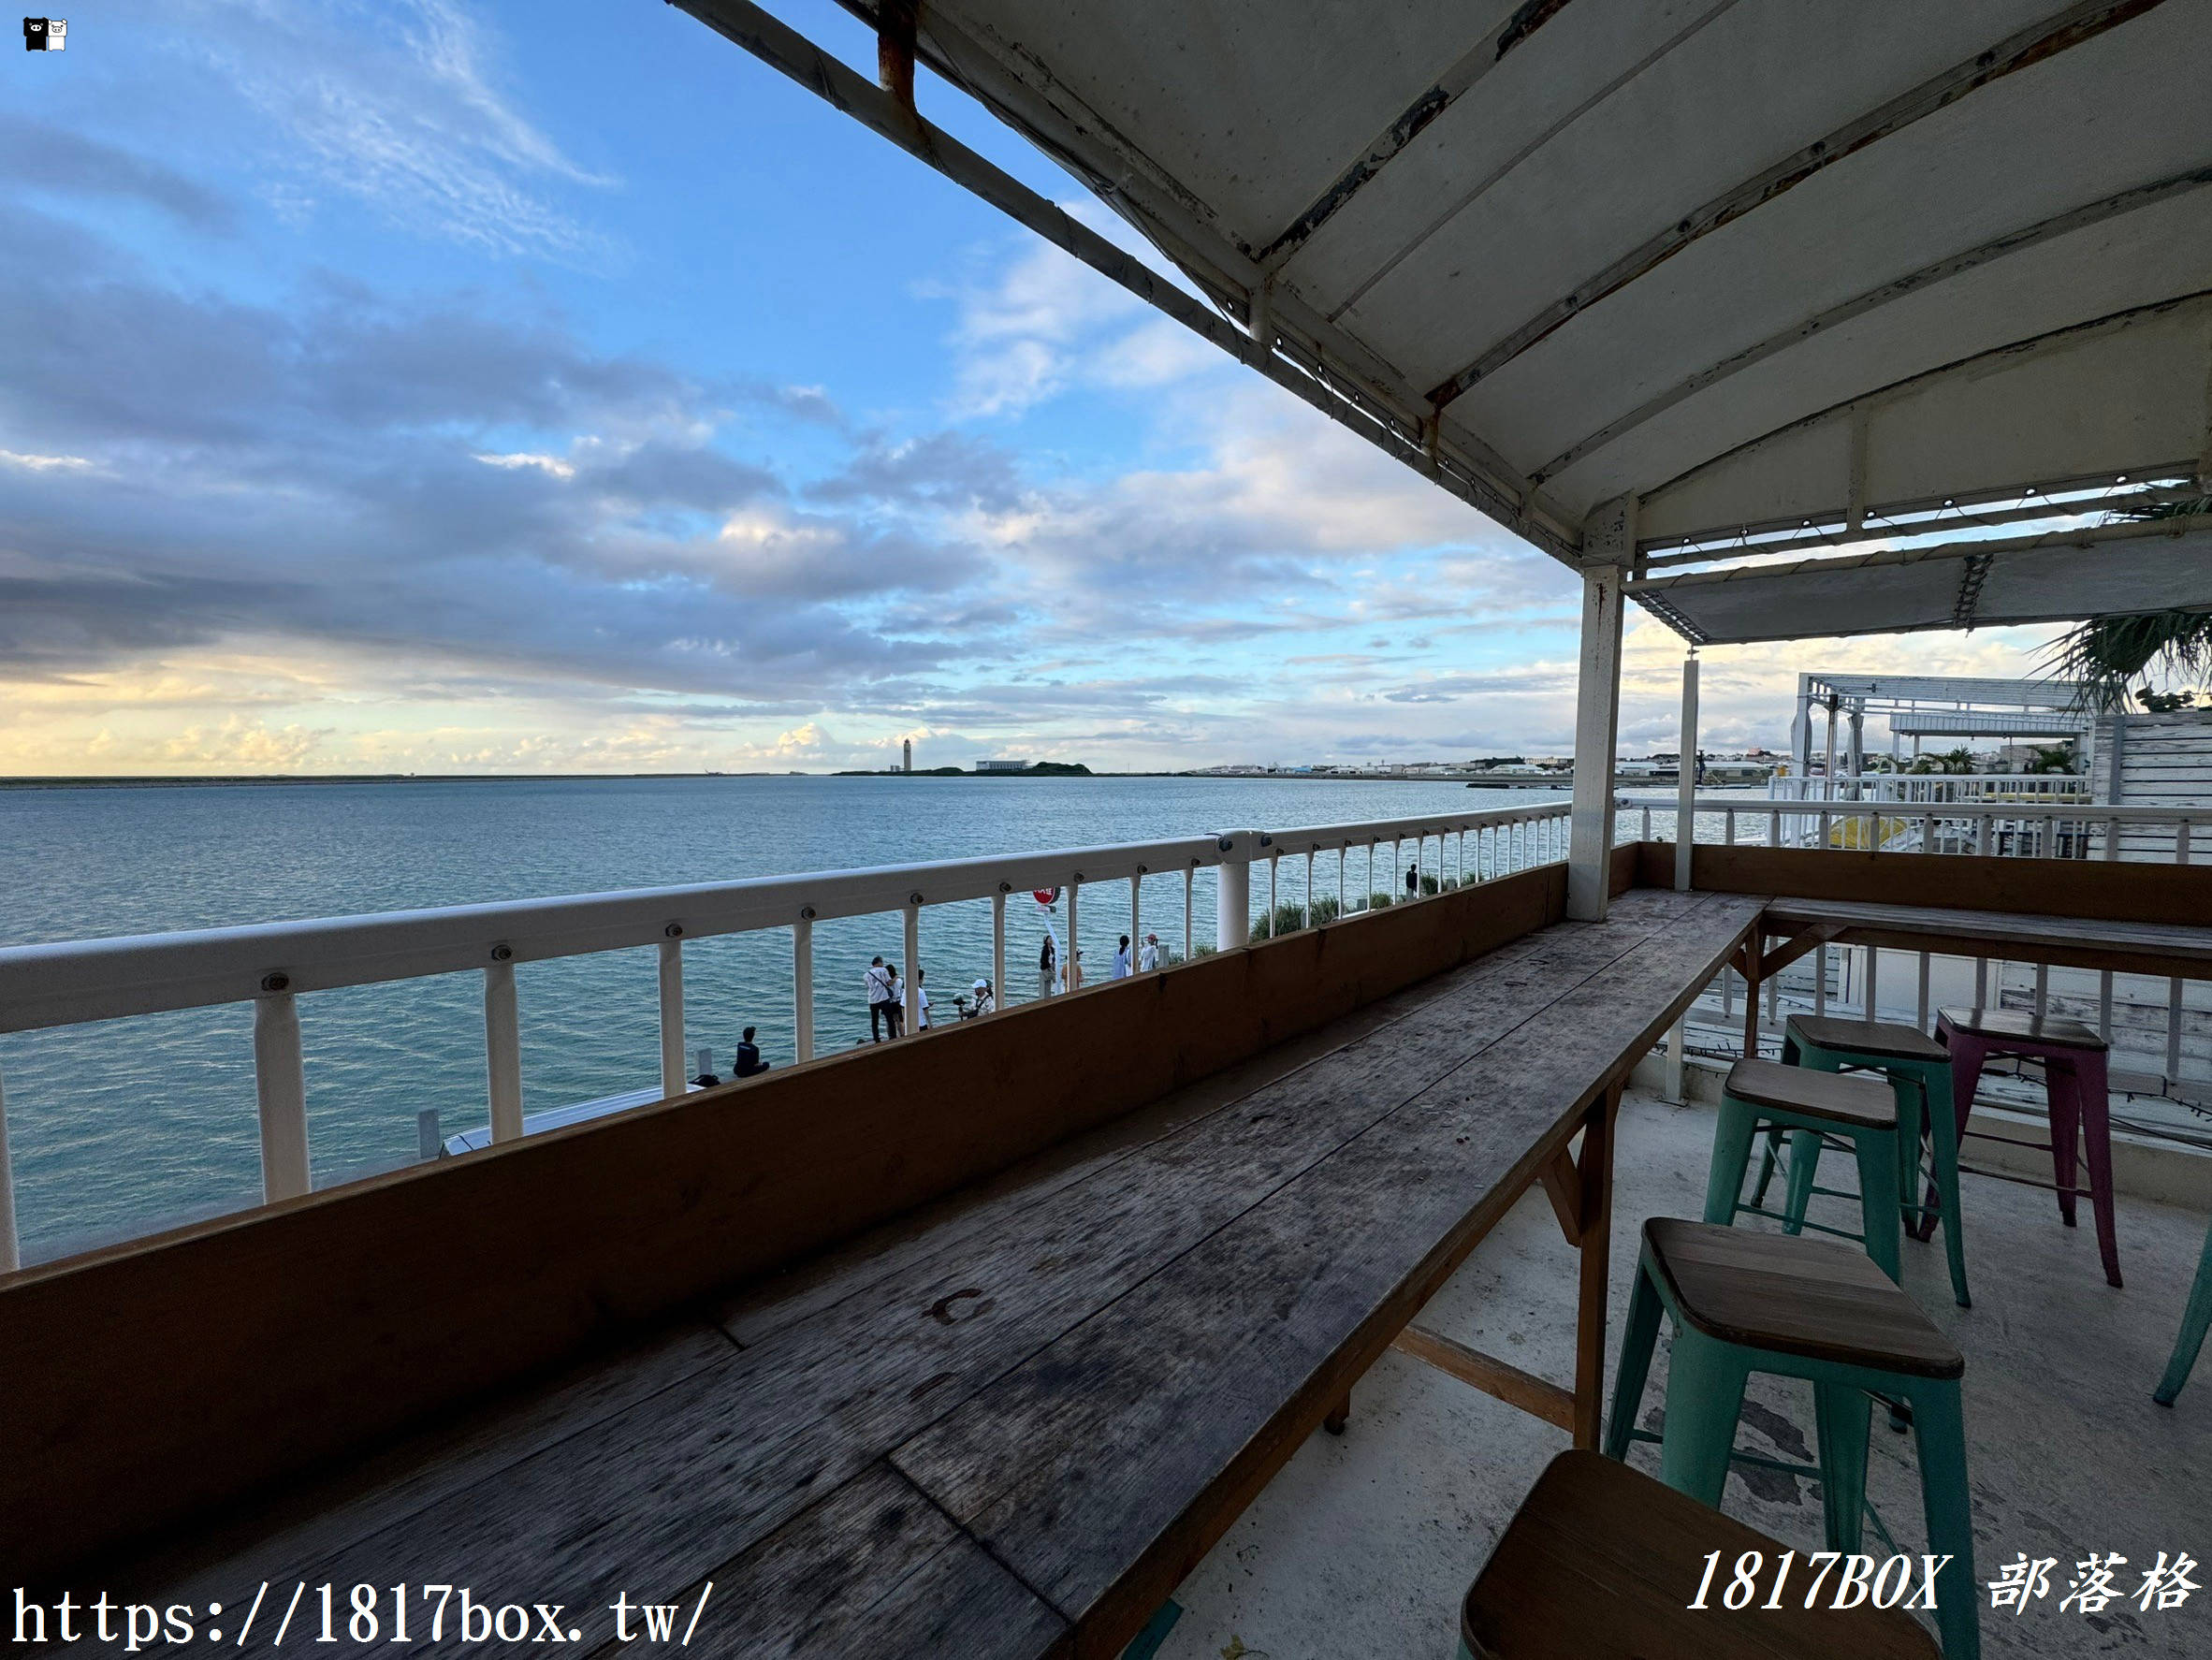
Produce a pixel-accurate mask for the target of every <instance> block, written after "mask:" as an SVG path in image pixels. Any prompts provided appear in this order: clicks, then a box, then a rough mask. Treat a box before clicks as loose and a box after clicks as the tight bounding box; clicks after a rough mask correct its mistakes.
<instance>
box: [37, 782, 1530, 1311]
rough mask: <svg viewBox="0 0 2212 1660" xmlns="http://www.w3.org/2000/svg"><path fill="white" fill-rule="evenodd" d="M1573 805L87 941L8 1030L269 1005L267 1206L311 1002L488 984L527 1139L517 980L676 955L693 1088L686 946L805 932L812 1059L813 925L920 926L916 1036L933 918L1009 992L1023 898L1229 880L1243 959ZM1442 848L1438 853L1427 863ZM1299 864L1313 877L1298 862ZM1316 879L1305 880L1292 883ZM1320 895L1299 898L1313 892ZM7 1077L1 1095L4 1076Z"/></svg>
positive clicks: (795, 973) (669, 1052)
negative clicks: (1261, 934)
mask: <svg viewBox="0 0 2212 1660" xmlns="http://www.w3.org/2000/svg"><path fill="white" fill-rule="evenodd" d="M1567 811H1568V809H1567V805H1566V804H1565V803H1564V802H1550V803H1545V804H1542V805H1535V806H1530V807H1524V808H1506V809H1499V810H1487V811H1475V812H1467V813H1458V814H1429V815H1426V816H1422V817H1419V818H1403V819H1384V820H1376V821H1373V822H1367V823H1350V824H1329V825H1319V826H1309V827H1305V828H1300V829H1291V830H1277V831H1268V830H1229V831H1221V832H1217V833H1215V834H1211V835H1202V836H1186V837H1172V838H1169V839H1165V840H1159V841H1146V842H1128V843H1122V844H1117V845H1111V846H1101V847H1088V848H1067V849H1060V850H1057V851H1055V852H1037V853H1020V854H1008V855H996V856H991V857H985V858H975V859H954V860H942V861H936V862H932V863H926V864H915V865H896V866H879V867H875V868H871V869H865V870H837V871H818V872H813V873H809V874H807V875H800V876H775V877H758V878H753V879H749V880H746V881H729V882H711V883H703V884H699V885H696V886H690V887H669V888H647V889H636V890H631V891H628V892H620V893H609V894H587V895H576V896H567V897H562V898H550V899H528V900H514V901H506V902H502V903H497V904H486V905H456V906H445V907H441V908H438V909H435V910H403V911H389V912H384V913H381V914H374V915H368V916H347V917H332V918H324V919H319V920H315V921H306V922H286V923H265V924H257V925H249V926H243V927H233V928H202V929H195V930H191V931H188V932H179V933H169V934H149V935H135V936H126V937H122V938H114V939H80V940H68V941H61V942H56V943H52V944H44V945H19V946H12V947H7V948H5V949H0V1032H11V1031H29V1030H34V1029H37V1028H42V1027H65V1026H78V1025H81V1024H84V1023H86V1022H90V1021H98V1020H114V1019H120V1018H123V1017H125V1016H129V1015H138V1014H153V1013H159V1012H167V1011H171V1010H179V1009H196V1008H209V1007H213V1006H217V1005H223V1004H234V1003H245V1002H250V1003H251V1004H252V1005H253V1009H254V1071H255V1099H256V1104H257V1108H258V1111H259V1114H260V1131H261V1176H262V1196H263V1201H264V1202H273V1201H277V1200H282V1199H288V1198H292V1197H295V1196H297V1195H298V1194H302V1193H306V1192H308V1191H309V1190H310V1189H311V1188H312V1187H313V1167H312V1166H313V1161H312V1158H311V1154H310V1149H309V1146H308V1120H307V1089H306V1069H305V1058H304V1056H303V1052H302V1034H301V1027H300V1015H299V998H300V997H301V996H302V995H303V994H306V993H311V992H322V991H331V990H336V989H339V988H341V987H346V986H357V985H371V984H375V983H384V982H390V981H396V980H413V979H419V978H423V977H427V976H430V975H442V974H456V973H469V972H473V973H475V974H478V975H480V976H481V977H482V981H483V994H484V1052H485V1076H486V1093H487V1097H488V1108H489V1114H490V1129H491V1140H493V1141H494V1142H508V1141H514V1140H517V1139H519V1138H520V1137H521V1135H522V1134H523V1113H522V1061H521V1029H520V1015H519V1011H518V1006H517V997H516V983H515V970H516V969H517V967H519V966H520V965H522V964H525V963H533V962H543V961H546V960H548V959H551V958H557V957H567V956H576V955H581V954H588V953H594V952H608V951H629V950H636V949H639V948H642V947H647V946H650V947H652V948H654V949H655V950H656V951H657V952H658V954H659V959H660V982H659V988H660V1016H661V1019H660V1027H661V1087H662V1093H663V1094H666V1095H679V1094H681V1093H683V1091H684V1090H685V1088H686V1087H687V1085H688V1080H689V1073H688V1071H687V1068H686V1059H687V1055H686V1048H685V1042H684V990H683V987H684V963H683V953H684V946H685V944H686V942H687V941H691V940H696V939H708V938H713V937H716V936H724V935H731V934H743V933H753V932H760V931H764V930H770V929H779V928H788V929H789V930H790V932H791V941H792V945H791V950H792V1000H793V1011H794V1014H795V1016H796V1019H795V1027H796V1033H797V1041H796V1048H797V1055H798V1058H799V1059H800V1060H807V1059H810V1058H811V1057H812V1056H813V1054H814V1051H815V1037H816V1029H815V1018H814V959H813V953H814V939H813V935H814V925H815V924H817V923H818V922H823V921H827V920H830V919H834V918H839V917H857V916H868V915H880V914H887V913H903V919H904V924H905V953H906V954H905V959H904V960H905V962H906V964H907V967H908V970H909V971H908V973H907V976H906V985H907V997H908V1010H907V1020H908V1027H909V1029H912V1028H913V1027H914V1025H915V1021H914V1013H915V1008H914V1005H915V999H916V995H917V993H916V987H917V985H918V978H917V976H916V975H915V974H914V972H913V969H914V968H917V967H920V966H922V964H923V956H922V949H921V915H922V912H923V910H924V908H926V907H930V906H938V905H947V904H957V903H961V902H971V901H977V900H983V899H988V900H989V901H990V902H991V907H992V984H993V985H994V986H995V987H997V988H998V991H999V995H1000V997H1004V996H1005V994H1006V987H1007V979H1006V902H1007V899H1008V897H1009V896H1014V895H1022V894H1026V893H1029V892H1031V891H1042V890H1047V889H1059V890H1061V891H1062V892H1064V894H1065V895H1066V897H1067V903H1068V912H1067V923H1068V933H1069V939H1070V941H1071V942H1072V941H1073V940H1075V939H1077V938H1078V935H1077V931H1076V925H1077V919H1078V906H1079V903H1080V896H1081V894H1082V891H1083V890H1084V888H1085V887H1086V886H1087V887H1091V888H1097V887H1098V886H1099V884H1101V883H1106V882H1117V883H1118V882H1126V883H1128V905H1129V914H1130V924H1131V926H1130V929H1129V931H1130V934H1131V936H1132V937H1137V938H1141V937H1142V920H1141V919H1142V915H1143V899H1144V889H1145V884H1146V882H1147V881H1156V882H1157V881H1168V882H1175V881H1180V883H1181V885H1182V890H1183V893H1182V898H1183V907H1182V910H1183V919H1184V929H1183V932H1184V939H1183V945H1184V954H1185V956H1186V957H1187V956H1189V955H1191V954H1193V953H1194V951H1195V950H1196V949H1198V942H1197V941H1196V940H1195V939H1193V937H1192V925H1191V914H1192V905H1191V901H1192V897H1193V881H1194V878H1195V875H1196V873H1197V872H1198V871H1200V870H1201V869H1205V868H1209V867H1215V868H1217V869H1218V871H1219V874H1220V881H1219V884H1218V893H1217V903H1216V916H1215V941H1214V943H1215V946H1216V947H1217V948H1219V949H1229V948H1231V947H1235V946H1239V945H1243V944H1244V943H1246V942H1247V941H1248V940H1249V939H1250V938H1251V934H1252V930H1253V921H1254V919H1253V917H1252V914H1251V910H1252V904H1251V902H1252V898H1253V894H1252V891H1251V890H1252V885H1253V874H1254V867H1255V866H1259V867H1261V868H1262V869H1263V870H1264V872H1265V880H1266V882H1267V890H1266V906H1265V909H1264V910H1263V911H1262V912H1261V915H1262V916H1263V917H1264V918H1265V919H1266V921H1267V926H1268V927H1269V929H1270V930H1271V931H1272V930H1273V927H1274V926H1275V925H1276V922H1277V919H1278V917H1280V916H1282V914H1283V904H1284V901H1283V899H1282V897H1281V891H1282V890H1283V889H1284V888H1285V887H1286V885H1287V884H1286V883H1285V880H1284V878H1285V872H1284V871H1283V869H1282V866H1283V863H1284V861H1285V860H1288V861H1290V863H1291V870H1290V872H1289V875H1290V877H1291V878H1292V879H1293V882H1292V883H1291V884H1288V885H1290V886H1291V887H1292V889H1293V891H1292V892H1291V894H1290V896H1289V900H1290V903H1291V904H1292V907H1293V909H1294V910H1295V914H1296V916H1297V918H1298V919H1299V920H1300V921H1304V920H1308V919H1310V918H1312V917H1313V916H1314V915H1315V914H1316V910H1315V905H1314V900H1315V896H1316V889H1315V872H1316V866H1317V861H1323V860H1326V859H1327V858H1328V857H1329V856H1330V855H1331V854H1333V855H1334V856H1335V860H1336V869H1335V872H1334V876H1335V878H1336V892H1337V896H1338V903H1339V905H1340V906H1343V907H1345V908H1346V909H1349V910H1354V911H1356V910H1359V909H1361V908H1363V907H1364V906H1365V905H1366V904H1367V903H1369V898H1368V897H1365V896H1372V895H1373V894H1374V893H1375V891H1376V888H1375V883H1376V881H1378V880H1379V878H1380V869H1379V867H1378V861H1379V855H1380V852H1381V850H1383V849H1385V848H1388V849H1390V886H1389V888H1388V890H1387V891H1388V892H1389V893H1390V894H1391V896H1393V897H1396V896H1399V895H1400V893H1401V889H1402V884H1403V882H1404V873H1405V869H1406V865H1405V853H1406V850H1407V848H1408V847H1411V848H1412V849H1413V856H1414V861H1415V864H1416V866H1425V867H1426V868H1427V869H1428V870H1429V871H1430V872H1431V873H1432V879H1433V880H1438V881H1439V885H1443V883H1444V882H1447V881H1448V883H1449V884H1450V885H1453V886H1457V885H1459V884H1461V883H1463V882H1465V881H1487V880H1490V879H1492V878H1494V877H1497V876H1502V875H1506V874H1508V873H1510V872H1513V871H1516V870H1521V869H1526V868H1528V867H1530V866H1534V865H1537V864H1543V863H1549V862H1552V861H1555V860H1558V859H1563V858H1564V857H1565V853H1566V834H1565V831H1566V820H1567ZM1432 842H1433V844H1434V851H1433V855H1432V854H1430V853H1428V852H1426V850H1427V849H1428V848H1429V846H1430V844H1431V843H1432ZM1355 856H1359V857H1362V858H1363V859H1364V861H1365V879H1366V882H1367V886H1366V887H1364V888H1361V889H1360V890H1359V891H1360V893H1361V895H1362V896H1363V897H1362V898H1361V903H1360V906H1357V907H1352V906H1346V899H1347V898H1348V896H1349V895H1350V894H1351V892H1352V890H1351V889H1350V888H1348V887H1346V880H1347V878H1348V877H1349V876H1350V875H1351V870H1350V868H1349V867H1348V866H1349V861H1351V860H1352V859H1353V858H1354V857H1355ZM1301 861H1302V866H1303V867H1302V871H1301V870H1300V868H1299V866H1300V862H1301ZM1301 876H1302V883H1303V885H1302V888H1299V887H1296V886H1295V880H1296V879H1298V878H1300V877H1301ZM1299 894H1302V896H1303V901H1302V904H1300V903H1298V902H1297V896H1298V895H1299ZM0 1082H4V1081H0ZM19 1262H20V1254H19V1249H18V1236H17V1229H16V1219H15V1200H14V1174H13V1169H12V1165H11V1163H10V1161H9V1158H8V1152H7V1101H6V1096H5V1093H0V1272H5V1271H6V1270H8V1269H12V1268H14V1267H16V1266H18V1264H19Z"/></svg>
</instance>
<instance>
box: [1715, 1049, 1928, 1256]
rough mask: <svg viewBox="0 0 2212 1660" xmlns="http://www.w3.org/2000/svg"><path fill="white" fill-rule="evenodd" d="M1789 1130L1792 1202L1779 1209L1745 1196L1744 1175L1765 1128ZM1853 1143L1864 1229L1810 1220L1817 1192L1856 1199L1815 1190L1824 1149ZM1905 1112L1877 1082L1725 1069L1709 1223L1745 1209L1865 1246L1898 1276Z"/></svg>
mask: <svg viewBox="0 0 2212 1660" xmlns="http://www.w3.org/2000/svg"><path fill="white" fill-rule="evenodd" d="M1762 1124H1764V1125H1767V1126H1768V1127H1769V1134H1770V1135H1771V1134H1772V1133H1773V1132H1774V1131H1775V1130H1777V1129H1779V1130H1786V1131H1787V1132H1788V1135H1789V1138H1790V1171H1789V1174H1790V1185H1789V1199H1788V1202H1787V1204H1786V1205H1785V1207H1784V1208H1783V1210H1781V1211H1770V1210H1767V1209H1765V1208H1763V1207H1762V1206H1761V1205H1760V1204H1759V1203H1758V1202H1757V1201H1756V1199H1755V1198H1754V1201H1753V1202H1751V1203H1749V1204H1746V1203H1745V1202H1744V1201H1743V1199H1742V1192H1743V1172H1744V1171H1745V1169H1746V1168H1747V1167H1748V1166H1749V1165H1750V1163H1751V1150H1752V1143H1754V1141H1756V1140H1757V1139H1758V1133H1759V1127H1760V1126H1761V1125H1762ZM1831 1137H1833V1138H1835V1139H1837V1140H1840V1141H1843V1142H1848V1143H1850V1144H1851V1148H1852V1151H1853V1153H1854V1154H1855V1156H1856V1157H1857V1159H1858V1186H1859V1191H1858V1195H1857V1197H1858V1201H1859V1226H1860V1231H1859V1232H1857V1233H1845V1232H1844V1231H1843V1230H1841V1229H1840V1228H1827V1227H1823V1226H1822V1225H1821V1224H1820V1223H1818V1222H1808V1221H1807V1220H1806V1219H1805V1211H1806V1207H1807V1205H1808V1204H1809V1203H1810V1202H1811V1201H1812V1195H1813V1194H1814V1193H1815V1192H1819V1193H1826V1194H1830V1195H1832V1196H1835V1197H1838V1198H1850V1197H1852V1196H1851V1195H1850V1194H1847V1193H1844V1192H1842V1191H1841V1189H1840V1188H1834V1187H1814V1186H1813V1177H1814V1175H1815V1174H1817V1173H1818V1172H1819V1169H1820V1149H1821V1146H1822V1144H1823V1143H1824V1142H1826V1141H1827V1140H1828V1139H1829V1138H1831ZM1898 1169H1899V1154H1898V1110H1897V1099H1896V1092H1895V1091H1894V1090H1892V1089H1891V1087H1890V1086H1889V1085H1886V1084H1877V1083H1875V1082H1874V1080H1873V1079H1871V1078H1854V1077H1849V1076H1846V1075H1843V1074H1841V1073H1834V1072H1823V1071H1814V1070H1810V1069H1808V1068H1805V1067H1789V1066H1783V1065H1782V1064H1781V1063H1780V1062H1778V1061H1771V1060H1759V1059H1755V1058H1754V1057H1752V1056H1745V1057H1744V1058H1743V1059H1741V1060H1739V1061H1738V1062H1737V1063H1736V1064H1735V1065H1734V1066H1732V1067H1730V1068H1729V1069H1728V1079H1727V1082H1726V1083H1725V1084H1724V1085H1722V1086H1721V1122H1720V1127H1719V1128H1718V1129H1716V1130H1714V1131H1713V1138H1712V1169H1711V1172H1710V1174H1709V1175H1708V1176H1707V1178H1706V1183H1705V1219H1706V1220H1707V1221H1708V1222H1718V1223H1722V1224H1724V1225H1725V1224H1727V1223H1731V1222H1733V1221H1734V1220H1735V1219H1736V1217H1737V1216H1738V1215H1739V1213H1742V1212H1747V1211H1748V1212H1749V1213H1751V1214H1752V1215H1753V1216H1773V1217H1776V1218H1777V1219H1778V1220H1780V1221H1781V1222H1782V1224H1783V1229H1784V1230H1786V1231H1788V1232H1790V1233H1796V1232H1797V1231H1799V1230H1801V1229H1805V1228H1811V1229H1812V1230H1814V1231H1815V1232H1818V1233H1833V1234H1837V1235H1839V1236H1840V1237H1841V1238H1844V1239H1855V1240H1859V1241H1861V1242H1862V1243H1863V1244H1864V1245H1866V1247H1867V1255H1868V1256H1870V1257H1871V1258H1873V1260H1875V1261H1876V1262H1878V1263H1880V1264H1881V1267H1882V1272H1883V1273H1885V1274H1888V1275H1889V1277H1890V1278H1891V1279H1893V1280H1894V1279H1898V1278H1899V1277H1900V1276H1901V1274H1902V1272H1903V1271H1902V1267H1901V1264H1900V1263H1899V1241H1900V1240H1901V1239H1902V1238H1903V1231H1904V1230H1903V1227H1902V1225H1901V1223H1900V1222H1899V1215H1900V1213H1901V1209H1902V1204H1903V1200H1902V1195H1901V1194H1900V1193H1899V1187H1898V1180H1899V1176H1898Z"/></svg>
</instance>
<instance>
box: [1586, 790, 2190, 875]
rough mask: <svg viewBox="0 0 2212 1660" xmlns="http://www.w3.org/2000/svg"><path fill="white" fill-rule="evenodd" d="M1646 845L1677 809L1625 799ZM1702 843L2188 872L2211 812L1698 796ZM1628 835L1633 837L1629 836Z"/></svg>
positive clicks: (1623, 806) (1697, 834)
mask: <svg viewBox="0 0 2212 1660" xmlns="http://www.w3.org/2000/svg"><path fill="white" fill-rule="evenodd" d="M1620 810H1621V811H1622V812H1623V814H1630V815H1640V819H1637V820H1634V821H1633V822H1635V823H1637V824H1638V825H1639V826H1640V828H1639V837H1640V838H1641V839H1643V840H1647V841H1648V840H1650V839H1652V825H1653V824H1654V823H1658V824H1659V825H1661V826H1662V827H1663V828H1664V829H1665V830H1666V838H1667V839H1669V840H1671V839H1672V838H1673V835H1674V830H1673V824H1674V818H1675V811H1676V803H1675V802H1674V801H1673V800H1672V799H1667V800H1650V801H1647V800H1643V799H1641V798H1638V797H1631V796H1623V797H1621V798H1620ZM1691 813H1692V817H1693V819H1694V820H1695V830H1694V833H1693V837H1692V838H1693V839H1694V840H1700V841H1702V840H1711V839H1715V838H1714V837H1709V836H1708V835H1707V834H1706V832H1707V831H1708V830H1709V829H1710V828H1711V827H1712V824H1713V822H1714V821H1715V820H1717V821H1719V824H1720V830H1721V834H1720V836H1719V837H1718V838H1717V839H1719V840H1720V841H1722V842H1724V843H1726V844H1728V845H1730V846H1734V845H1736V844H1738V843H1745V844H1749V845H1754V846H1765V847H1831V848H1851V849H1857V850H1864V849H1869V848H1871V849H1876V850H1879V851H1883V852H1941V853H1978V854H1983V855H1987V856H1998V855H2019V856H2024V857H2033V858H2046V859H2087V858H2101V859H2114V858H2119V857H2122V856H2123V853H2124V856H2126V857H2128V858H2130V859H2132V860H2134V861H2137V862H2142V861H2144V860H2151V861H2154V862H2158V863H2171V864H2176V865H2186V864H2188V863H2190V857H2191V851H2192V847H2193V844H2194V842H2195V840H2196V839H2197V828H2198V826H2200V825H2212V806H2207V807H2101V806H2097V805H2095V804H2093V803H2088V802H2080V803H2074V802H2055V801H1972V802H1957V803H1937V802H1919V803H1906V802H1879V801H1820V800H1814V801H1805V802H1785V801H1773V800H1769V801H1761V800H1758V799H1756V798H1746V797H1732V796H1699V797H1697V798H1695V800H1693V801H1692V803H1691ZM1623 834H1625V832H1623Z"/></svg>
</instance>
